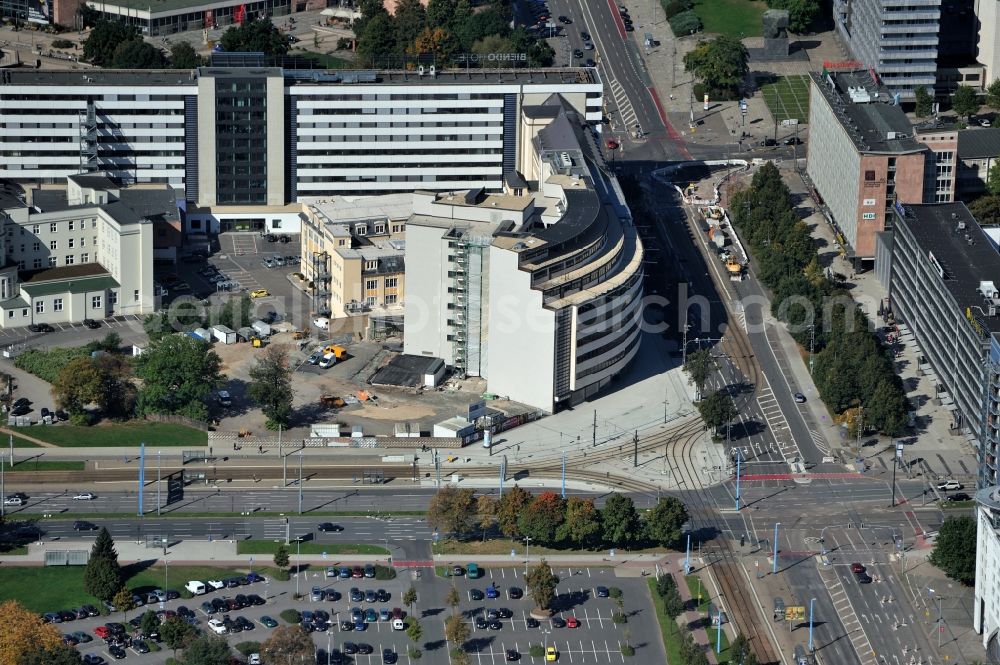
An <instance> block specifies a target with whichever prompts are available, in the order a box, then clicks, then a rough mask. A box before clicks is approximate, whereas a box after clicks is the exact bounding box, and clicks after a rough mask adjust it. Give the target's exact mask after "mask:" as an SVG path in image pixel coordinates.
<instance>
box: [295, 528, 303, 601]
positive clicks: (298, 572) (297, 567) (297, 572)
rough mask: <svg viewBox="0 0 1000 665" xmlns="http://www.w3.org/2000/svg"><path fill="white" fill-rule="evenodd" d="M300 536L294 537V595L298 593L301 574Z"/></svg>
mask: <svg viewBox="0 0 1000 665" xmlns="http://www.w3.org/2000/svg"><path fill="white" fill-rule="evenodd" d="M301 559H302V536H298V537H297V538H296V539H295V595H296V597H297V596H298V595H299V577H301V576H302V570H301V566H302V561H301Z"/></svg>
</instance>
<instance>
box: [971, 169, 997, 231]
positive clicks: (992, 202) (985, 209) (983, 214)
mask: <svg viewBox="0 0 1000 665" xmlns="http://www.w3.org/2000/svg"><path fill="white" fill-rule="evenodd" d="M991 170H992V169H991ZM990 180H993V176H992V174H990ZM997 184H998V185H1000V173H998V174H997ZM969 212H971V213H972V216H973V217H975V218H976V221H977V222H979V223H980V224H982V225H983V226H994V225H997V224H1000V195H995V194H993V195H989V196H980V197H979V198H978V199H976V200H975V201H973V202H972V203H970V204H969Z"/></svg>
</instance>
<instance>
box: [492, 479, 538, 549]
mask: <svg viewBox="0 0 1000 665" xmlns="http://www.w3.org/2000/svg"><path fill="white" fill-rule="evenodd" d="M531 500H532V495H531V492H528V491H526V490H524V489H521V488H520V487H519V486H517V485H514V487H513V489H511V490H510V491H509V492H507V493H506V494H504V495H503V496H502V497H500V499H499V500H498V501H497V524H498V525H499V526H500V532H501V533H502V534H503V535H505V536H507V537H508V538H514V539H515V540H520V539H521V530H520V528H519V527H518V524H517V518H518V516H519V515H520V514H521V511H522V510H524V507H525V506H527V505H528V503H529V502H530V501H531Z"/></svg>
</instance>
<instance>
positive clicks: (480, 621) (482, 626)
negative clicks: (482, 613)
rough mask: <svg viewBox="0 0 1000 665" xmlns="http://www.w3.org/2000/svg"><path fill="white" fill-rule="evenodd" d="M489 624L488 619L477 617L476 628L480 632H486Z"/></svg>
mask: <svg viewBox="0 0 1000 665" xmlns="http://www.w3.org/2000/svg"><path fill="white" fill-rule="evenodd" d="M488 625H489V623H488V622H487V621H486V617H476V628H477V629H478V630H486V626H488Z"/></svg>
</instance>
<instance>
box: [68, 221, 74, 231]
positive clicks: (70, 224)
mask: <svg viewBox="0 0 1000 665" xmlns="http://www.w3.org/2000/svg"><path fill="white" fill-rule="evenodd" d="M67 229H68V230H70V231H72V230H73V220H72V219H71V220H69V226H68V227H67Z"/></svg>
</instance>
